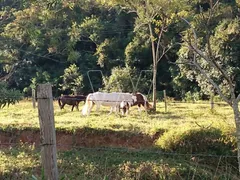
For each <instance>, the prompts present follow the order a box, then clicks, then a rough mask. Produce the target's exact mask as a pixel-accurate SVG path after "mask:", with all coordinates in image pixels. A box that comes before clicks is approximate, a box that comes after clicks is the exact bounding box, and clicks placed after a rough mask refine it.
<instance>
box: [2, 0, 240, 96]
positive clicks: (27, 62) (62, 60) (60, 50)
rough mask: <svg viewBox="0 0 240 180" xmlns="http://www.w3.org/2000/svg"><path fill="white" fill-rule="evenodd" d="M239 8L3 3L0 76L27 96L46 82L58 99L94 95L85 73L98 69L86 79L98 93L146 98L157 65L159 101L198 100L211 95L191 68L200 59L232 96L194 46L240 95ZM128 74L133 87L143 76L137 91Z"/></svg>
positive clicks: (135, 0)
mask: <svg viewBox="0 0 240 180" xmlns="http://www.w3.org/2000/svg"><path fill="white" fill-rule="evenodd" d="M239 5H240V3H239V0H236V1H235V0H221V1H216V0H212V1H211V0H191V1H189V0H173V1H169V0H131V1H126V0H107V1H106V0H79V1H76V0H41V1H36V0H31V1H28V0H1V4H0V7H1V11H0V36H1V37H0V39H1V41H0V43H1V44H0V77H1V80H6V82H7V84H8V86H9V88H15V89H18V90H20V91H23V92H24V93H25V95H29V94H30V93H31V88H34V87H35V86H36V85H37V84H38V83H45V82H50V83H52V84H53V93H54V96H58V95H60V94H71V93H83V94H87V93H89V92H91V91H92V89H91V85H90V83H89V79H88V73H87V72H88V71H89V70H101V71H102V73H103V76H104V77H102V74H101V73H100V72H99V71H91V72H90V73H89V76H90V78H91V81H92V83H93V87H94V90H95V91H96V90H98V88H101V89H105V90H109V91H119V90H121V91H124V92H126V91H127V92H133V91H134V90H137V91H140V92H142V93H146V94H147V93H148V92H149V91H151V92H152V89H149V87H151V86H152V85H151V82H152V79H153V73H152V72H150V71H145V72H142V73H141V70H151V71H152V70H153V69H154V67H156V68H157V69H156V70H157V71H156V74H157V75H156V90H157V92H159V93H157V95H158V97H160V96H161V92H160V91H162V90H163V89H167V90H168V95H170V96H173V97H176V98H180V99H184V98H187V96H190V95H191V96H194V97H195V98H196V99H197V98H203V97H206V96H204V95H209V94H210V93H214V90H213V87H212V85H209V83H208V79H207V78H206V77H204V76H203V73H202V72H201V71H199V69H197V68H196V66H192V63H194V62H193V61H198V63H199V64H200V65H201V67H202V68H203V69H204V70H205V72H207V74H208V75H209V76H211V78H213V79H214V80H215V81H216V83H217V85H218V86H219V87H221V88H222V92H224V93H225V92H226V93H227V90H228V85H226V82H225V80H224V78H223V76H222V75H221V74H219V73H218V72H217V71H215V69H212V68H211V67H210V66H208V64H207V63H206V62H205V61H204V60H203V56H201V54H200V53H199V54H196V53H193V51H191V48H189V47H191V46H189V45H190V44H189V43H191V42H195V45H196V44H197V45H198V48H199V49H200V50H202V51H203V52H204V53H205V54H208V55H209V57H213V59H214V60H215V61H216V62H217V63H218V64H219V65H220V66H221V68H223V69H225V70H226V72H227V73H228V75H229V76H230V77H231V78H232V80H233V82H236V84H235V93H236V94H238V92H239V90H240V87H239V82H240V79H239V78H240V77H239V76H240V73H239V67H240V60H239V57H240V33H239V30H240V20H239V16H240V14H239V11H240V10H239ZM190 25H191V26H190ZM191 27H192V28H194V31H192V28H191ZM193 32H195V33H196V35H197V36H196V37H195V34H194V33H193ZM195 40H196V41H195ZM194 47H195V46H193V48H194ZM154 60H155V62H156V63H155V64H154ZM158 62H159V63H158ZM153 72H154V71H153ZM129 74H130V75H131V77H132V81H133V83H134V84H136V83H137V80H138V78H139V76H140V74H141V76H140V80H139V83H138V87H137V88H136V89H134V88H133V86H132V81H131V80H130V78H129Z"/></svg>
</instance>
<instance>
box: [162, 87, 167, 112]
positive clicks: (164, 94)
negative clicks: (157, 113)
mask: <svg viewBox="0 0 240 180" xmlns="http://www.w3.org/2000/svg"><path fill="white" fill-rule="evenodd" d="M163 96H164V103H165V112H167V94H166V90H163Z"/></svg>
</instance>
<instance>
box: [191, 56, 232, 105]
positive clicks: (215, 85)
mask: <svg viewBox="0 0 240 180" xmlns="http://www.w3.org/2000/svg"><path fill="white" fill-rule="evenodd" d="M195 58H196V54H195V53H194V60H193V64H194V66H196V67H197V69H198V70H199V71H200V72H201V73H202V75H203V76H204V77H205V78H206V79H207V80H208V81H209V83H211V84H212V85H213V87H214V88H215V89H216V90H217V92H218V94H219V95H220V96H221V97H222V98H223V100H224V101H226V102H227V103H228V104H229V105H230V106H231V105H232V103H231V101H229V100H228V98H227V97H226V96H224V94H223V93H222V91H221V89H220V88H219V86H218V85H217V84H216V83H215V82H214V81H213V80H212V79H211V78H210V77H209V76H208V75H207V73H206V71H204V70H203V68H202V67H201V66H200V65H199V64H198V63H197V61H196V60H195Z"/></svg>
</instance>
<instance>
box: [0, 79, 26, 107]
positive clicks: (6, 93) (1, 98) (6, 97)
mask: <svg viewBox="0 0 240 180" xmlns="http://www.w3.org/2000/svg"><path fill="white" fill-rule="evenodd" d="M21 99H22V94H21V93H20V91H18V90H15V89H8V88H7V84H6V83H4V82H0V109H1V108H4V107H5V106H6V105H8V106H9V105H10V104H15V103H16V102H19V100H21Z"/></svg>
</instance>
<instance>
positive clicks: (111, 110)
mask: <svg viewBox="0 0 240 180" xmlns="http://www.w3.org/2000/svg"><path fill="white" fill-rule="evenodd" d="M112 112H113V107H112V106H111V109H110V112H109V113H108V115H110V114H112Z"/></svg>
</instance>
